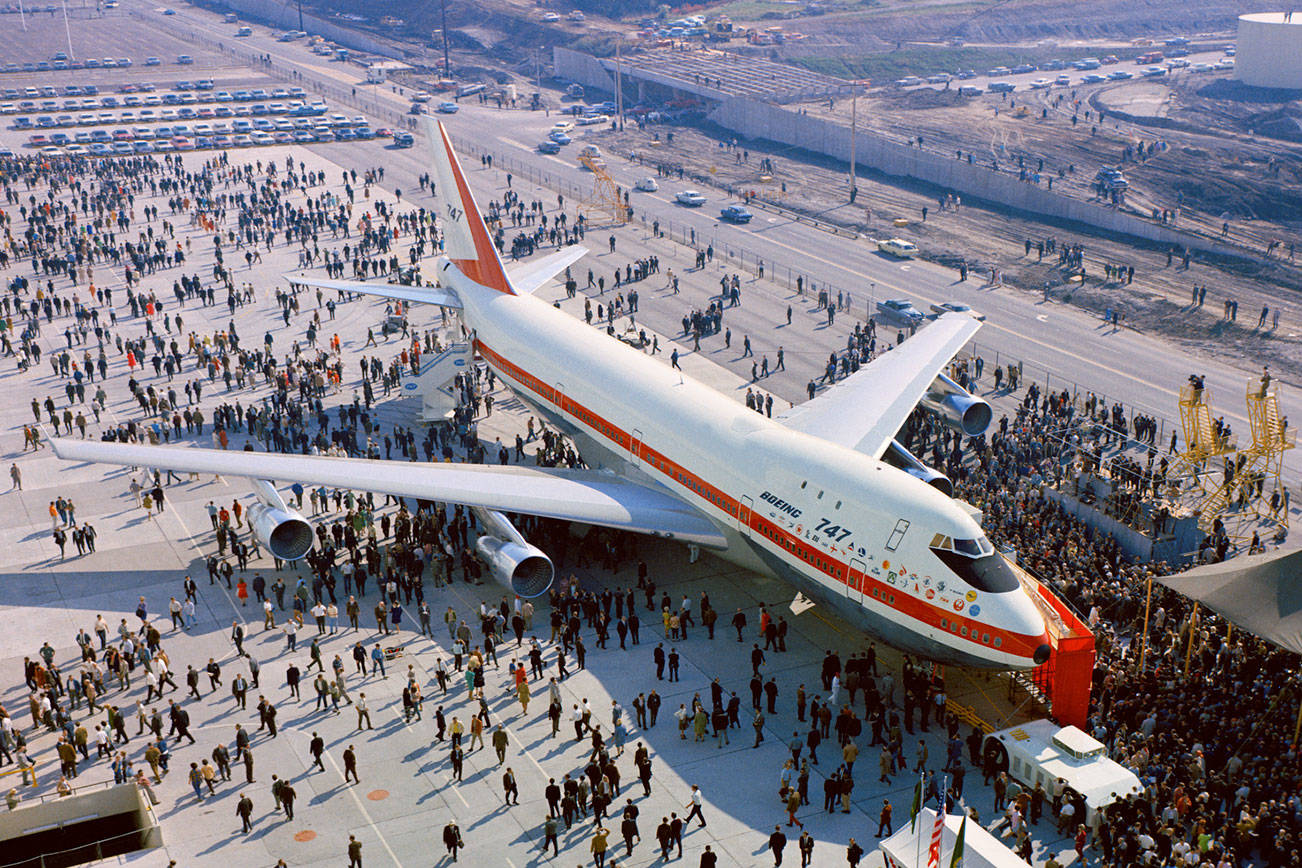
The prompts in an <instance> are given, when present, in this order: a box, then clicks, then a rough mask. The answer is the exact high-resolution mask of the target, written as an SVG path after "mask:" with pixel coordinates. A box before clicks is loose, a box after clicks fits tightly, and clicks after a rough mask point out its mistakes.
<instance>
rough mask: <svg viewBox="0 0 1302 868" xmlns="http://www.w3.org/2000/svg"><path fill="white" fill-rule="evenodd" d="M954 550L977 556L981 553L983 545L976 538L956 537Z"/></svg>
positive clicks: (971, 556)
mask: <svg viewBox="0 0 1302 868" xmlns="http://www.w3.org/2000/svg"><path fill="white" fill-rule="evenodd" d="M954 551H956V552H958V553H959V554H961V555H967V556H968V557H970V558H975V557H979V556H980V555H981V545H980V543H978V542H977V541H976V540H974V539H956V540H954Z"/></svg>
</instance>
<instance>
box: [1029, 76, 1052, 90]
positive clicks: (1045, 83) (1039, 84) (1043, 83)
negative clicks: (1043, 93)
mask: <svg viewBox="0 0 1302 868" xmlns="http://www.w3.org/2000/svg"><path fill="white" fill-rule="evenodd" d="M1052 86H1053V82H1052V81H1049V79H1047V78H1037V79H1036V80H1035V81H1033V82H1031V90H1044V89H1045V88H1047V87H1052Z"/></svg>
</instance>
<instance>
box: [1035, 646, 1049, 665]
mask: <svg viewBox="0 0 1302 868" xmlns="http://www.w3.org/2000/svg"><path fill="white" fill-rule="evenodd" d="M1051 653H1053V649H1052V648H1051V647H1049V643H1048V642H1045V643H1043V644H1042V645H1037V646H1036V648H1035V654H1033V655H1032V656H1031V659H1033V660H1034V661H1035V665H1036V666H1039V665H1041V664H1043V663H1047V662H1048V661H1049V655H1050V654H1051Z"/></svg>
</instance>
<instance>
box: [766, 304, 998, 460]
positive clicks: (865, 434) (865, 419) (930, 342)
mask: <svg viewBox="0 0 1302 868" xmlns="http://www.w3.org/2000/svg"><path fill="white" fill-rule="evenodd" d="M980 328H981V323H979V322H978V321H977V320H975V319H973V318H972V317H970V316H967V315H966V314H961V313H947V314H945V315H944V316H942V317H940V319H938V320H936V321H935V322H933V323H932V324H931V325H929V326H927V327H926V328H924V329H923V330H922V331H920V332H918V333H917V334H916V335H914V336H913V337H912V338H910V339H909V340H907V341H905V342H904V343H903V344H901V345H899V346H898V347H896V348H895V349H893V350H891V351H890V352H887V353H884V354H882V355H880V356H878V357H877V358H875V359H873V360H872V361H871V362H869V363H868V364H867V365H865V366H864V367H863V368H862V369H860V371H859V372H858V373H856V374H853V375H851V376H850V377H848V378H846V379H845V380H842V381H841V382H840V383H838V384H837V385H835V386H833V387H832V388H830V389H828V390H827V391H826V392H824V393H823V394H822V395H819V396H818V397H817V398H814V399H813V400H811V401H806V402H805V403H804V404H800V405H799V406H797V407H795V408H793V409H792V410H790V411H788V412H787V413H785V414H783V415H782V416H781V417H780V418H781V420H782V421H783V422H784V423H785V424H786V425H787V427H789V428H792V429H793V430H796V431H801V432H803V433H805V434H810V435H812V436H815V437H821V438H822V439H824V440H829V441H831V442H833V443H836V444H838V445H841V446H845V447H848V448H850V449H855V450H858V451H859V452H863V453H864V454H866V455H871V456H872V457H873V458H880V457H881V456H882V453H883V452H885V451H886V447H887V445H888V444H889V443H890V442H891V440H892V439H893V438H894V437H895V434H896V432H897V431H899V430H900V427H901V426H902V425H903V424H904V422H905V421H906V420H907V419H908V418H909V414H910V413H912V412H913V408H914V407H916V406H917V405H918V401H919V400H920V399H921V398H922V396H923V395H925V394H926V393H927V389H928V388H929V387H930V386H931V384H932V382H934V381H935V379H936V375H937V374H939V373H940V372H941V371H943V370H944V368H945V365H947V364H949V361H950V359H952V358H954V354H955V353H957V352H958V351H959V350H960V349H962V348H963V345H964V344H966V343H967V342H968V341H969V340H970V339H971V338H972V336H973V335H974V334H976V333H977V330H978V329H980Z"/></svg>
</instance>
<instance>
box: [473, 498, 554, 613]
mask: <svg viewBox="0 0 1302 868" xmlns="http://www.w3.org/2000/svg"><path fill="white" fill-rule="evenodd" d="M474 512H475V517H476V518H477V519H478V520H479V526H480V530H481V535H480V537H479V539H478V540H476V541H475V552H476V553H477V554H478V555H479V557H480V559H481V560H483V561H484V563H486V564H487V565H488V568H489V569H490V570H491V571H492V573H493V577H494V578H495V579H497V581H499V582H500V583H502V584H503V585H506V586H507V587H509V588H510V589H511V591H512V593H514V594H515V595H516V596H518V597H525V598H528V597H539V596H542V595H543V594H545V593H547V589H548V588H550V587H551V586H552V579H553V578H554V577H555V574H556V570H555V568H554V567H553V566H552V561H551V558H549V557H547V555H545V554H543V553H542V551H541V550H540V549H539V548H538V547H537V546H533V545H530V544H529V542H528V541H527V540H525V538H524V537H523V536H521V534H520V532H519V531H518V530H516V529H515V525H513V524H511V522H510V521H508V520H507V518H506V516H504V515H502V513H500V512H498V511H496V510H492V509H482V508H479V507H475V508H474Z"/></svg>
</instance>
